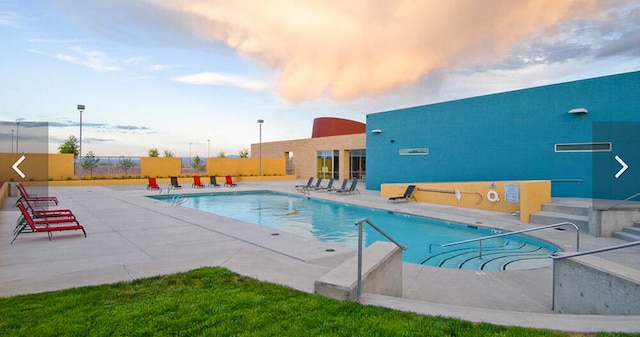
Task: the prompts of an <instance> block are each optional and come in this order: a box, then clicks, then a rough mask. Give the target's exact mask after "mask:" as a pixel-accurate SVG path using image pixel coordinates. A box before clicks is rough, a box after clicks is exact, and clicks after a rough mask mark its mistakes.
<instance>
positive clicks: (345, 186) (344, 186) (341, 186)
mask: <svg viewBox="0 0 640 337" xmlns="http://www.w3.org/2000/svg"><path fill="white" fill-rule="evenodd" d="M348 182H349V180H348V179H345V180H343V181H342V185H340V187H338V188H333V187H332V188H327V192H336V191H338V190H345V189H347V183H348Z"/></svg>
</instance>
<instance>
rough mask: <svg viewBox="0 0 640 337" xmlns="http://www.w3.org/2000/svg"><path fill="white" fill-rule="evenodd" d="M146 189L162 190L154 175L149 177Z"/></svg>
mask: <svg viewBox="0 0 640 337" xmlns="http://www.w3.org/2000/svg"><path fill="white" fill-rule="evenodd" d="M147 189H148V190H150V191H153V190H159V191H160V192H162V188H161V187H160V186H159V185H158V181H157V180H156V178H155V177H153V178H149V183H148V184H147Z"/></svg>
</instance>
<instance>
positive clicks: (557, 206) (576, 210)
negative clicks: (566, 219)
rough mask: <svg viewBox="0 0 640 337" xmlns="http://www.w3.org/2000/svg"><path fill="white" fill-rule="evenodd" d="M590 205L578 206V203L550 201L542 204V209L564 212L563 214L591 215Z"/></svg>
mask: <svg viewBox="0 0 640 337" xmlns="http://www.w3.org/2000/svg"><path fill="white" fill-rule="evenodd" d="M589 208H590V207H589V206H577V205H568V204H562V203H553V202H552V203H550V204H544V205H542V210H543V211H545V212H554V213H563V214H573V215H582V216H589Z"/></svg>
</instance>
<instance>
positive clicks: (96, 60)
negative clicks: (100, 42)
mask: <svg viewBox="0 0 640 337" xmlns="http://www.w3.org/2000/svg"><path fill="white" fill-rule="evenodd" d="M70 51H71V52H72V54H57V55H55V58H57V59H59V60H62V61H67V62H70V63H73V64H78V65H82V66H85V67H89V68H91V69H93V70H96V71H119V70H120V67H118V66H115V65H113V64H114V63H115V60H112V59H110V58H109V57H108V56H107V54H105V53H104V52H102V51H99V50H95V49H86V48H84V47H72V48H71V49H70Z"/></svg>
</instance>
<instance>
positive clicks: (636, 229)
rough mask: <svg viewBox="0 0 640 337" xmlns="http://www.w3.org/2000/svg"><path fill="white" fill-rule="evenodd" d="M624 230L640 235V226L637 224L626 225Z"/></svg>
mask: <svg viewBox="0 0 640 337" xmlns="http://www.w3.org/2000/svg"><path fill="white" fill-rule="evenodd" d="M622 231H623V232H626V233H629V234H633V235H638V236H640V226H636V225H635V224H634V225H633V226H630V227H625V228H624V229H623V230H622Z"/></svg>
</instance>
